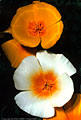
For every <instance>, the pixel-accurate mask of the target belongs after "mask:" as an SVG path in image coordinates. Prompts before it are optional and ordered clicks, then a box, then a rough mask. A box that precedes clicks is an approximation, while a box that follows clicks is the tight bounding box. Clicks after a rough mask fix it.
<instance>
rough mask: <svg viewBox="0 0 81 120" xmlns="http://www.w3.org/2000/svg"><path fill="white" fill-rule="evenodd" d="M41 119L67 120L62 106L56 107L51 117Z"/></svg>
mask: <svg viewBox="0 0 81 120" xmlns="http://www.w3.org/2000/svg"><path fill="white" fill-rule="evenodd" d="M43 120H69V119H68V118H67V116H66V114H65V113H64V110H63V108H56V115H55V116H54V117H52V118H44V119H43Z"/></svg>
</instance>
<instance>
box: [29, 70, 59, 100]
mask: <svg viewBox="0 0 81 120" xmlns="http://www.w3.org/2000/svg"><path fill="white" fill-rule="evenodd" d="M31 89H32V91H33V93H34V94H35V95H36V96H38V97H40V98H47V97H50V96H52V94H53V93H55V92H57V90H58V81H57V76H56V75H55V74H54V73H53V72H52V71H48V72H42V71H40V72H38V73H36V74H35V75H33V77H32V85H31Z"/></svg>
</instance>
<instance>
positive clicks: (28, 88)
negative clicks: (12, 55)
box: [13, 51, 76, 118]
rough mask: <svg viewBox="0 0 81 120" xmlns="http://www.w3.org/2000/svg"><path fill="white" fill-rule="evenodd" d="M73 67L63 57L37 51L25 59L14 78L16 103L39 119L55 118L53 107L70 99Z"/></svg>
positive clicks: (61, 104) (72, 89)
mask: <svg viewBox="0 0 81 120" xmlns="http://www.w3.org/2000/svg"><path fill="white" fill-rule="evenodd" d="M75 73H76V69H75V67H74V66H73V65H72V64H71V62H70V61H69V60H68V59H67V58H66V57H65V56H64V55H62V54H51V53H48V52H46V51H43V52H37V53H36V57H35V56H29V57H27V58H25V59H24V60H23V61H22V62H21V64H20V65H19V67H18V68H17V69H16V71H15V72H14V75H13V80H14V84H15V87H16V89H18V90H21V91H22V92H20V93H19V94H17V95H16V96H15V101H16V104H17V105H18V106H19V107H20V109H22V110H23V111H25V112H27V113H29V114H31V115H34V116H38V117H42V118H49V117H52V116H54V115H55V107H61V106H63V105H64V104H66V103H67V102H68V101H69V100H70V99H71V97H72V95H73V92H74V86H73V82H72V79H71V78H70V76H71V75H73V74H75Z"/></svg>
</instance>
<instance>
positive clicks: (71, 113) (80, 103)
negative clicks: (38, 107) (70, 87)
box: [43, 94, 81, 120]
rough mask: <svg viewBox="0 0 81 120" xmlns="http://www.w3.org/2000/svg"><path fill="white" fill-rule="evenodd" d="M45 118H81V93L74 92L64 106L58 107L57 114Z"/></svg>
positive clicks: (64, 119)
mask: <svg viewBox="0 0 81 120" xmlns="http://www.w3.org/2000/svg"><path fill="white" fill-rule="evenodd" d="M43 120H81V94H74V96H73V98H72V99H71V100H70V101H69V102H68V103H67V104H66V105H65V106H64V108H60V109H58V108H57V109H56V116H54V117H52V118H47V119H46V118H44V119H43Z"/></svg>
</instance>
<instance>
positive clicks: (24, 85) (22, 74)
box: [13, 56, 41, 90]
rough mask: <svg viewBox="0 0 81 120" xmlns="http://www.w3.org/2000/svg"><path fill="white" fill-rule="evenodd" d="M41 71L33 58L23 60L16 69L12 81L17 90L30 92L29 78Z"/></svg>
mask: <svg viewBox="0 0 81 120" xmlns="http://www.w3.org/2000/svg"><path fill="white" fill-rule="evenodd" d="M40 69H41V67H40V65H39V63H38V60H37V59H36V57H35V56H29V57H27V58H25V59H24V60H23V61H22V63H21V64H20V65H19V67H18V68H17V69H16V71H15V73H14V76H13V79H14V83H15V87H16V89H18V90H30V85H31V76H32V75H33V74H35V72H38V71H39V70H40Z"/></svg>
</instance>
